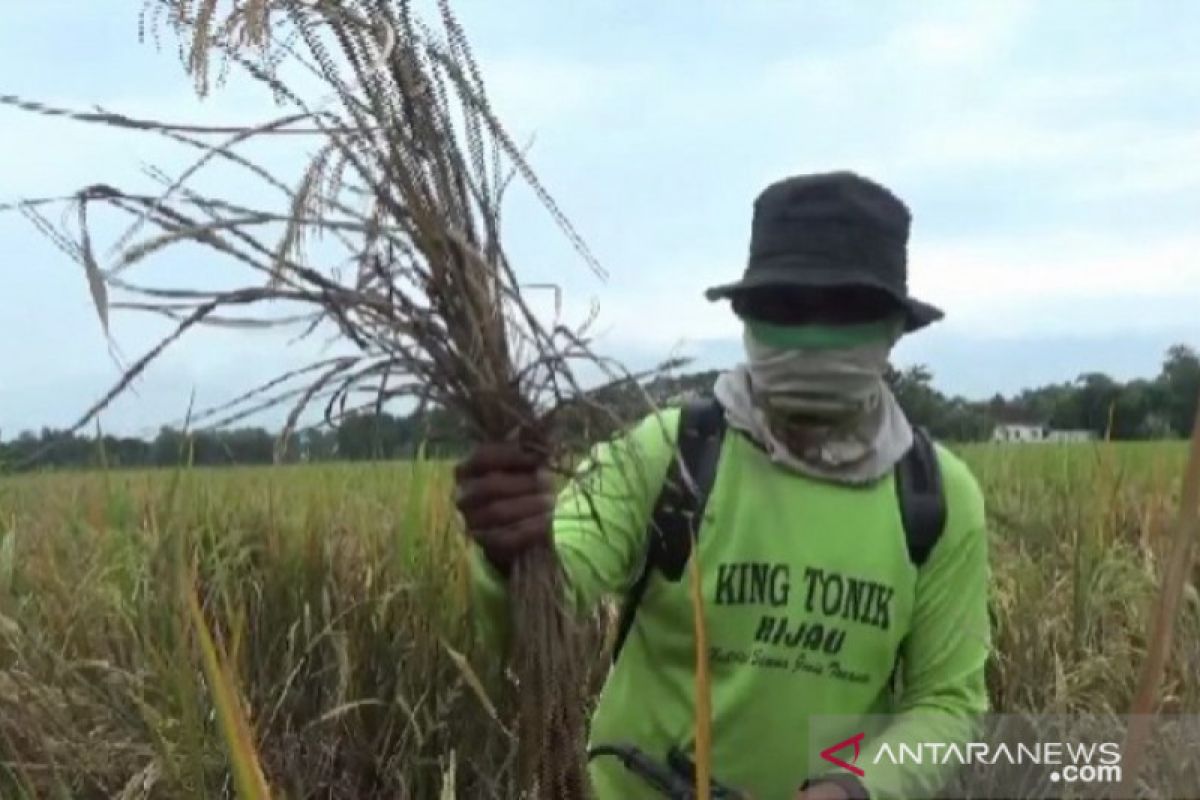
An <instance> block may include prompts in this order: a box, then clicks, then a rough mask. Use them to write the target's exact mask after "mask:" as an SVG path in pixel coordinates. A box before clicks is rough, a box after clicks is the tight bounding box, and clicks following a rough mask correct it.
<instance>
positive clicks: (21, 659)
mask: <svg viewBox="0 0 1200 800" xmlns="http://www.w3.org/2000/svg"><path fill="white" fill-rule="evenodd" d="M963 452H964V456H965V457H966V458H967V460H968V461H969V462H970V463H971V464H972V465H973V466H974V467H975V468H976V471H977V474H978V475H979V476H980V479H981V481H982V483H983V484H984V487H985V491H986V493H987V496H988V499H989V503H990V506H991V510H992V528H993V530H992V534H993V569H994V592H993V596H994V600H993V612H994V619H995V624H996V645H997V652H996V656H995V658H994V660H993V663H992V665H991V670H990V683H991V691H992V696H993V702H994V704H995V706H996V708H997V709H998V710H1001V711H1014V712H1015V711H1028V710H1038V711H1042V712H1047V713H1068V712H1077V711H1086V712H1097V711H1105V710H1111V711H1118V712H1119V711H1123V710H1124V709H1125V707H1126V706H1127V705H1128V702H1129V699H1130V697H1131V695H1132V692H1133V687H1134V685H1135V683H1136V677H1137V675H1136V668H1137V665H1138V664H1139V663H1140V661H1141V657H1142V654H1143V652H1144V641H1143V639H1144V636H1145V631H1146V630H1147V627H1148V626H1147V621H1148V620H1147V614H1148V612H1149V608H1150V602H1151V597H1152V593H1153V589H1154V576H1155V574H1156V573H1155V570H1156V568H1157V565H1158V560H1159V559H1160V558H1161V555H1162V544H1163V543H1164V541H1165V534H1166V532H1167V531H1168V529H1169V525H1170V523H1171V520H1172V519H1173V515H1174V513H1175V501H1176V494H1177V491H1178V488H1177V482H1178V475H1179V467H1180V465H1181V463H1182V458H1183V451H1182V449H1181V448H1175V447H1173V446H1153V447H1151V446H1143V445H1135V446H1104V445H1101V446H1071V447H1044V448H1043V447H1029V448H1011V449H1009V448H993V447H979V448H966V449H964V451H963ZM449 494H450V476H449V471H448V469H447V468H446V466H445V465H442V464H437V463H429V462H418V463H411V464H386V465H364V466H346V465H322V466H313V467H289V468H279V469H228V470H191V471H181V472H169V471H164V472H148V473H124V472H111V473H107V474H105V473H91V474H71V475H43V476H28V477H19V478H7V479H4V480H2V481H0V536H2V538H0V796H3V797H5V798H8V797H44V796H49V797H83V798H88V797H97V798H99V797H122V798H159V797H161V798H174V797H182V796H186V797H228V796H231V795H232V793H233V791H234V789H233V787H234V782H235V771H234V770H233V769H231V766H230V760H229V757H228V751H227V750H226V745H225V743H224V741H223V739H222V735H221V731H220V725H219V723H220V720H221V719H226V721H228V719H229V716H228V710H226V711H220V709H219V708H218V705H217V704H216V703H215V702H214V696H220V693H219V692H216V691H215V690H214V685H215V684H214V683H213V674H214V672H213V664H214V663H215V664H220V665H224V667H225V668H227V670H228V675H229V678H230V683H231V684H232V685H233V686H235V687H237V689H238V690H239V693H240V696H239V697H238V698H237V702H234V701H232V700H231V701H230V703H229V704H227V709H228V708H236V707H237V706H238V703H240V707H241V708H243V709H245V710H247V711H248V716H249V729H250V730H249V731H247V736H252V737H253V739H254V744H255V747H256V749H257V751H258V753H259V754H260V757H261V763H262V770H263V773H264V775H265V777H266V780H267V782H269V783H270V785H271V787H272V788H273V789H274V790H275V792H276V795H277V796H287V797H290V798H299V797H329V796H336V797H359V798H369V797H379V798H383V797H387V798H395V797H418V798H424V797H439V796H460V797H480V798H487V797H511V796H513V795H514V788H513V787H514V785H515V783H514V777H515V776H514V757H515V751H514V747H513V742H512V738H511V736H510V734H509V731H508V729H507V728H506V722H507V721H508V720H510V719H511V716H510V713H511V709H510V708H509V707H507V706H506V705H505V701H504V698H505V697H506V695H507V693H506V692H505V691H503V689H504V676H503V675H502V674H501V673H500V670H499V668H498V665H497V660H496V659H495V657H493V656H490V655H489V654H487V653H483V652H480V651H478V650H477V649H476V648H475V647H474V645H473V642H472V636H471V621H470V616H469V609H468V604H467V593H466V589H467V585H466V572H465V563H464V555H465V549H464V543H463V539H462V537H461V536H460V535H459V531H458V530H457V528H456V521H455V519H454V516H453V513H452V509H451V506H450V503H449ZM193 569H194V570H195V576H196V578H195V582H194V584H192V583H191V580H190V577H191V575H192V570H193ZM189 585H194V586H195V589H196V593H197V594H196V599H197V601H198V605H199V608H200V609H202V611H203V614H202V616H203V619H204V621H205V622H206V624H207V626H208V627H209V628H210V629H211V631H212V633H213V639H214V652H215V653H216V655H217V656H218V658H216V659H215V661H212V660H210V668H209V670H208V674H207V676H206V672H205V670H204V669H203V667H202V665H203V663H204V660H203V655H204V653H205V651H206V649H205V648H203V647H202V638H198V636H197V634H198V633H199V632H200V628H199V627H198V625H197V619H196V618H195V614H194V613H191V612H189V607H188V600H187V597H188V594H187V592H186V591H184V590H182V589H181V587H186V586H189ZM1198 612H1200V598H1197V595H1196V593H1195V591H1194V590H1191V591H1190V593H1189V598H1188V602H1187V604H1186V607H1185V609H1184V613H1183V618H1182V619H1181V620H1180V625H1181V633H1180V636H1179V638H1178V640H1177V647H1176V650H1175V653H1174V654H1173V656H1172V659H1171V664H1170V669H1169V673H1168V682H1167V689H1166V691H1165V697H1166V698H1167V699H1166V703H1165V710H1167V711H1171V712H1177V713H1178V712H1196V711H1200V690H1198V688H1197V685H1196V682H1195V680H1194V676H1195V675H1196V674H1198V672H1200V624H1198V622H1200V613H1198ZM596 663H597V666H598V671H599V670H601V669H602V668H603V659H602V655H601V654H600V653H599V651H597V659H596ZM218 683H219V682H218ZM219 711H220V713H218V712H219ZM715 733H716V735H717V736H719V735H720V731H719V730H718V731H716V732H715ZM251 778H252V773H251ZM243 779H246V776H243ZM444 792H448V794H445V795H443V793H444Z"/></svg>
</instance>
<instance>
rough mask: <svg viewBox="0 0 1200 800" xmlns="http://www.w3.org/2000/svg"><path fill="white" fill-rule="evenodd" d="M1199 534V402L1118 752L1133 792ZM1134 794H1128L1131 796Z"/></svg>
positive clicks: (1126, 783)
mask: <svg viewBox="0 0 1200 800" xmlns="http://www.w3.org/2000/svg"><path fill="white" fill-rule="evenodd" d="M1198 535H1200V404H1198V406H1197V411H1196V420H1195V422H1194V423H1193V425H1192V437H1191V449H1190V451H1189V453H1188V461H1187V467H1186V468H1185V470H1184V476H1183V490H1182V493H1181V495H1180V499H1179V516H1178V518H1177V521H1176V525H1175V533H1174V536H1173V537H1172V539H1171V547H1170V554H1169V555H1168V557H1167V564H1166V568H1165V569H1164V570H1163V575H1162V583H1161V586H1160V588H1159V594H1158V601H1157V604H1156V607H1155V611H1154V615H1153V617H1152V620H1151V627H1150V636H1149V640H1148V647H1147V652H1146V660H1145V661H1144V662H1143V664H1142V669H1141V674H1140V676H1139V680H1138V688H1137V694H1136V695H1135V696H1134V700H1133V707H1132V709H1131V711H1130V717H1131V718H1130V720H1129V730H1128V732H1127V734H1126V738H1125V748H1124V750H1123V751H1122V770H1123V776H1122V788H1123V791H1125V792H1127V793H1129V792H1132V790H1133V788H1134V786H1135V785H1136V781H1137V779H1138V776H1139V773H1140V771H1141V769H1142V766H1143V761H1144V759H1145V751H1146V746H1147V742H1148V739H1149V734H1150V723H1151V721H1152V715H1153V714H1155V713H1156V711H1157V708H1158V703H1159V691H1160V686H1161V683H1162V679H1163V673H1164V671H1165V669H1166V663H1167V659H1168V657H1169V656H1170V653H1171V646H1172V644H1173V642H1174V637H1175V626H1176V622H1177V620H1176V617H1177V616H1178V613H1179V607H1180V603H1181V601H1182V600H1183V594H1184V588H1185V586H1186V585H1187V579H1188V576H1189V575H1190V574H1191V571H1192V564H1193V562H1194V560H1195V547H1196V537H1197V536H1198ZM1130 796H1132V795H1130Z"/></svg>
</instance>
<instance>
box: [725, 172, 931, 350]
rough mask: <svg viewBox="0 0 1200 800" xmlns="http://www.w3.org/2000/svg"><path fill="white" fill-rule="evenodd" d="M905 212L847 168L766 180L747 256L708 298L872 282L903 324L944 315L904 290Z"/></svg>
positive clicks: (909, 326) (908, 220)
mask: <svg viewBox="0 0 1200 800" xmlns="http://www.w3.org/2000/svg"><path fill="white" fill-rule="evenodd" d="M911 224H912V215H911V214H910V213H909V211H908V207H907V206H905V204H904V203H903V202H902V201H901V200H900V199H899V198H897V197H896V196H895V195H894V194H892V193H891V192H890V191H888V190H887V189H885V188H884V187H883V186H880V185H879V184H877V183H874V182H873V181H870V180H868V179H866V178H863V177H860V176H858V175H855V174H854V173H852V172H830V173H821V174H817V175H802V176H798V177H794V178H788V179H786V180H782V181H779V182H777V183H774V184H771V185H770V186H768V187H767V188H766V189H765V190H763V192H762V194H760V195H759V196H758V199H757V200H755V202H754V221H753V224H752V227H751V235H750V260H749V263H748V265H747V267H746V272H745V274H744V275H743V276H742V279H741V280H740V281H738V282H737V283H730V284H726V285H724V286H716V287H714V288H712V289H709V290H708V291H707V292H706V293H705V295H706V296H707V297H708V299H709V300H722V299H732V298H733V297H735V296H737V295H738V294H739V293H741V292H743V291H746V290H749V289H763V288H770V287H800V288H809V287H819V288H830V287H843V286H854V287H865V288H873V289H879V290H882V291H884V292H886V293H887V294H888V295H890V296H891V297H893V298H894V299H895V300H896V301H897V302H898V303H899V304H900V306H901V307H902V308H903V309H904V313H905V317H906V324H905V331H906V332H909V333H911V332H912V331H916V330H919V329H921V328H924V327H925V326H926V325H929V324H930V323H933V322H936V321H938V320H940V319H941V318H942V317H943V316H945V315H944V314H943V313H942V311H941V310H940V309H938V308H935V307H934V306H931V305H929V304H928V303H922V302H921V301H920V300H917V299H915V298H913V297H911V296H910V295H909V293H908V235H909V229H910V226H911Z"/></svg>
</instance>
